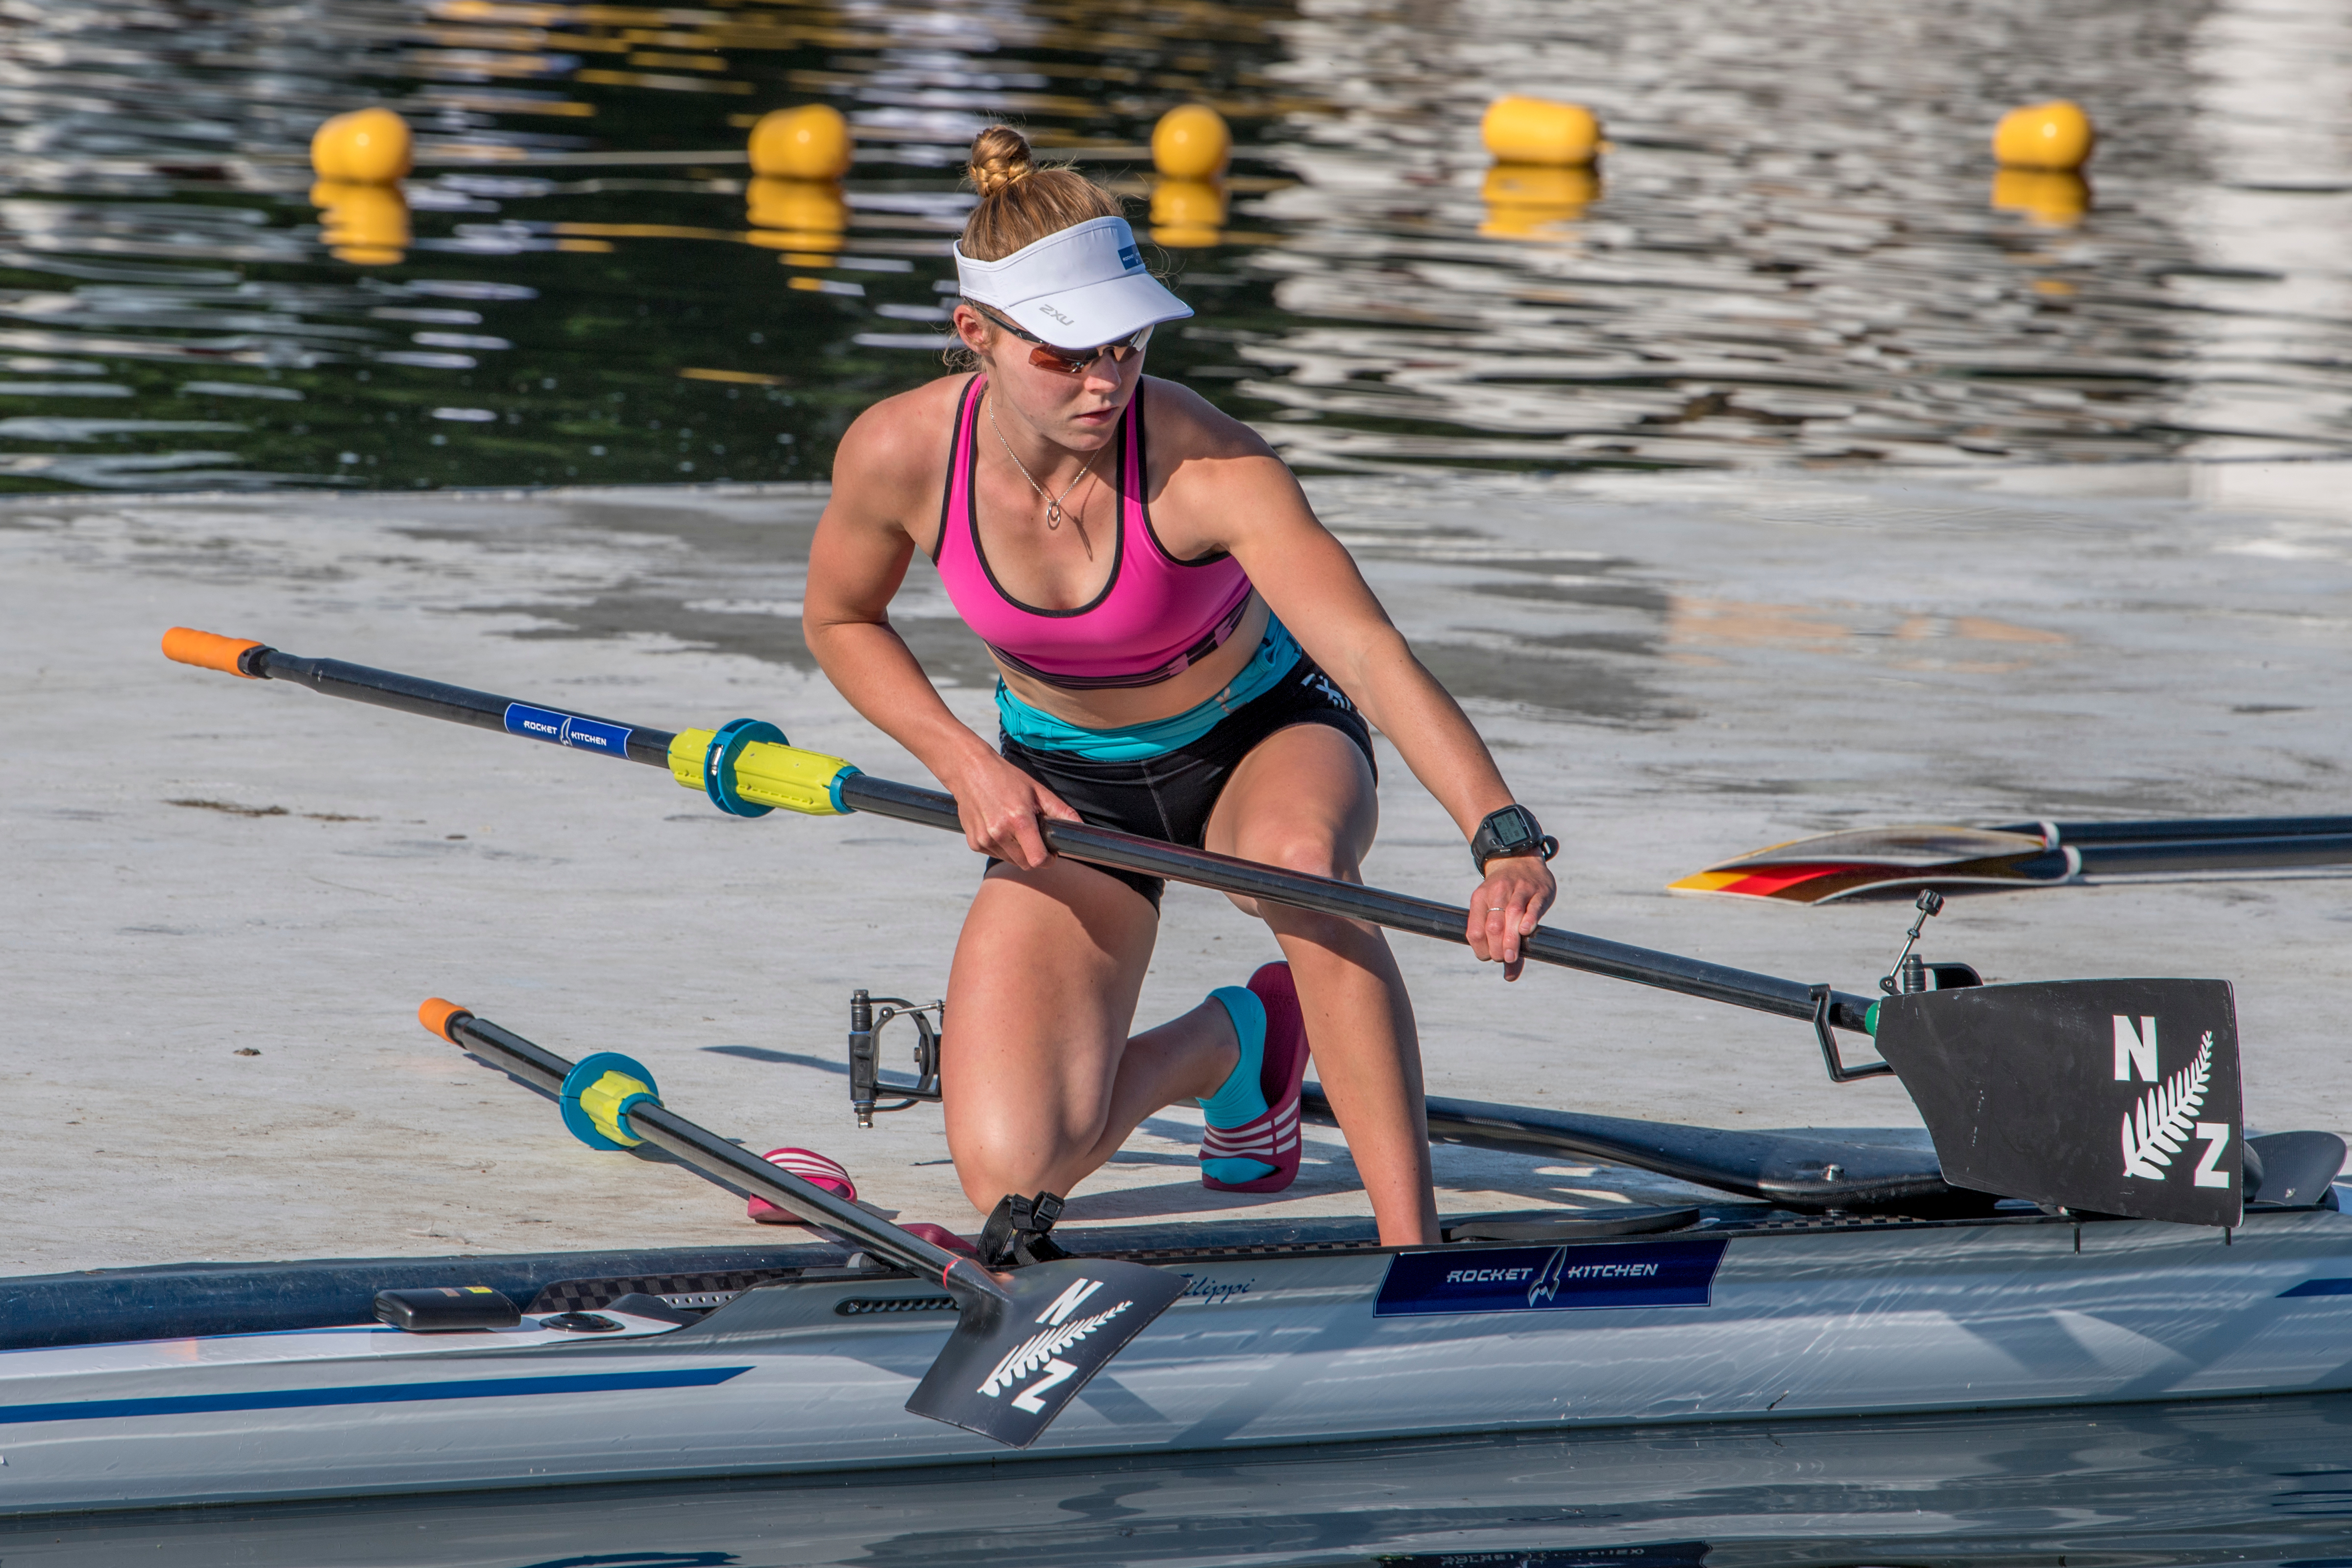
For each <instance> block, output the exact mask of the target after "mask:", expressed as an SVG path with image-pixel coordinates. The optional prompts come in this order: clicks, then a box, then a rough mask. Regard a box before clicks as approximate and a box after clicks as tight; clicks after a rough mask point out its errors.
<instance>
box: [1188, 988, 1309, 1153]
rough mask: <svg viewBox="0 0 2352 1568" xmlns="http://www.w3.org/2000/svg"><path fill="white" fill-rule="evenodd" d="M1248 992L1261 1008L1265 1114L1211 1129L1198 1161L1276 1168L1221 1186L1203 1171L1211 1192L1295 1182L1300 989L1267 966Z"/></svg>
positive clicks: (1302, 1062)
mask: <svg viewBox="0 0 2352 1568" xmlns="http://www.w3.org/2000/svg"><path fill="white" fill-rule="evenodd" d="M1249 988H1250V990H1251V991H1252V992H1253V993H1255V994H1256V996H1257V999H1258V1001H1259V1002H1261V1003H1263V1004H1264V1005H1265V1059H1264V1065H1263V1066H1262V1067H1261V1068H1259V1070H1258V1087H1259V1088H1260V1089H1263V1090H1264V1091H1265V1103H1266V1107H1267V1110H1266V1112H1265V1115H1263V1116H1259V1117H1254V1118H1252V1119H1251V1120H1250V1121H1244V1122H1243V1123H1242V1124H1241V1125H1240V1126H1239V1127H1211V1128H1209V1129H1207V1130H1206V1131H1204V1132H1203V1133H1202V1137H1201V1158H1202V1159H1203V1160H1223V1159H1230V1158H1234V1157H1236V1156H1238V1157H1239V1158H1241V1159H1244V1160H1255V1161H1257V1162H1258V1163H1261V1164H1266V1165H1272V1166H1273V1167H1274V1169H1273V1170H1272V1171H1270V1172H1268V1173H1266V1174H1265V1175H1263V1176H1260V1177H1258V1178H1257V1179H1256V1180H1255V1181H1254V1182H1221V1181H1218V1180H1217V1179H1216V1178H1215V1177H1213V1176H1212V1175H1210V1174H1209V1173H1207V1172H1206V1171H1203V1172H1202V1173H1201V1184H1202V1186H1204V1187H1206V1188H1208V1189H1209V1190H1210V1191H1211V1192H1213V1193H1278V1192H1280V1191H1282V1189H1283V1188H1285V1187H1286V1186H1288V1185H1290V1184H1291V1183H1293V1182H1295V1181H1297V1179H1298V1155H1299V1142H1298V1087H1299V1085H1300V1084H1302V1083H1304V1082H1306V1081H1307V1020H1306V1018H1305V1017H1304V1016H1301V1014H1300V1013H1299V1011H1298V987H1297V985H1296V984H1293V982H1292V980H1291V978H1290V965H1288V964H1287V963H1269V964H1267V965H1266V966H1265V968H1263V969H1261V970H1259V971H1258V972H1257V973H1255V974H1253V975H1251V976H1250V978H1249Z"/></svg>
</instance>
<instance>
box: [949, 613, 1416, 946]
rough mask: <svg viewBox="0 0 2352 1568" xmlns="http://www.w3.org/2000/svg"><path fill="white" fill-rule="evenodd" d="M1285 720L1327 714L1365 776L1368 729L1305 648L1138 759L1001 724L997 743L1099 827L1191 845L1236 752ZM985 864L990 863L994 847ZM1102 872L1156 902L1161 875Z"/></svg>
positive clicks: (1312, 720) (1319, 719) (1375, 767)
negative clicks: (1117, 759)
mask: <svg viewBox="0 0 2352 1568" xmlns="http://www.w3.org/2000/svg"><path fill="white" fill-rule="evenodd" d="M1293 724H1328V725H1329V726H1330V727H1331V728H1332V729H1334V730H1337V731H1339V732H1340V733H1341V734H1343V735H1345V736H1347V737H1348V738H1349V740H1351V741H1353V742H1356V744H1357V745H1358V746H1360V747H1361V748H1362V749H1363V752H1364V761H1365V762H1366V763H1370V764H1371V767H1372V773H1373V776H1374V777H1375V778H1377V777H1379V775H1380V764H1379V763H1376V762H1374V761H1373V758H1372V731H1371V729H1370V726H1369V725H1367V724H1366V723H1365V722H1364V719H1363V715H1362V714H1360V713H1358V712H1357V711H1356V705H1355V704H1354V703H1352V702H1350V701H1349V700H1348V695H1347V693H1346V692H1344V691H1341V690H1340V689H1339V688H1338V687H1337V686H1335V685H1333V684H1332V683H1331V679H1330V678H1329V677H1328V676H1327V675H1325V674H1324V673H1323V672H1322V670H1320V669H1318V668H1316V664H1315V661H1314V660H1313V659H1311V658H1307V657H1306V656H1305V655H1303V654H1302V655H1301V656H1299V659H1298V662H1297V664H1294V665H1292V666H1291V667H1290V669H1289V672H1288V673H1287V674H1286V675H1284V676H1283V678H1282V679H1280V680H1278V681H1276V683H1275V684H1274V685H1273V686H1272V687H1271V688H1269V689H1267V690H1266V691H1265V692H1264V693H1263V694H1261V695H1260V696H1258V697H1255V698H1254V699H1252V700H1250V701H1248V702H1245V703H1244V704H1243V705H1242V706H1241V707H1239V708H1237V709H1235V710H1234V711H1233V712H1231V713H1229V714H1227V715H1226V716H1225V717H1224V718H1223V719H1220V720H1219V721H1217V725H1216V728H1214V729H1213V730H1211V731H1209V732H1208V733H1207V734H1205V735H1203V736H1202V737H1201V738H1200V739H1199V740H1197V741H1195V742H1192V744H1191V745H1189V746H1179V747H1178V748H1176V750H1174V751H1172V752H1162V753H1161V754H1160V755H1159V756H1156V757H1146V758H1143V759H1142V760H1140V761H1138V762H1121V763H1108V762H1097V761H1095V760H1093V759H1091V758H1087V757H1080V756H1074V755H1072V754H1071V753H1070V752H1049V751H1041V750H1038V749H1037V748H1035V747H1032V746H1024V745H1023V744H1022V743H1021V742H1018V741H1015V740H1013V739H1012V738H1011V737H1009V736H1006V735H1003V734H1002V733H1000V734H999V736H998V737H997V750H998V751H1000V752H1003V753H1004V760H1005V761H1006V762H1008V763H1012V764H1013V766H1014V767H1016V768H1019V769H1020V770H1021V771H1022V772H1023V773H1027V774H1028V775H1029V776H1030V777H1031V778H1033V779H1035V780H1036V781H1037V782H1038V783H1039V784H1044V785H1045V787H1046V788H1047V789H1050V790H1052V791H1053V792H1054V793H1055V795H1059V796H1061V797H1062V799H1063V800H1064V801H1065V802H1066V803H1067V804H1068V805H1069V806H1070V809H1072V810H1073V811H1076V813H1077V814H1078V816H1081V817H1083V818H1084V819H1085V820H1086V821H1087V822H1089V823H1091V824H1093V825H1094V826H1097V827H1115V828H1118V830H1119V831H1120V832H1122V833H1132V834H1136V835H1138V836H1139V837H1144V838H1157V839H1160V840H1161V841H1162V842H1163V843H1168V844H1181V845H1184V846H1186V847H1190V848H1193V849H1198V848H1200V847H1202V845H1201V838H1202V835H1203V834H1204V833H1206V832H1207V831H1208V826H1209V814H1210V813H1211V812H1212V811H1213V810H1215V809H1216V805H1217V797H1218V796H1219V795H1222V794H1223V793H1224V788H1225V781H1226V780H1227V779H1229V778H1231V777H1233V773H1234V768H1235V767H1237V766H1239V765H1240V763H1241V760H1242V759H1243V758H1244V757H1245V756H1247V755H1249V753H1250V752H1252V751H1253V750H1255V748H1256V746H1257V743H1258V742H1260V741H1263V740H1265V738H1266V737H1267V736H1268V735H1271V734H1273V733H1274V732H1275V731H1277V730H1286V729H1288V728H1290V726H1292V725H1293ZM988 863H989V865H991V866H994V865H996V864H997V862H996V860H995V858H993V857H992V858H990V860H989V862H988ZM1095 869H1096V870H1098V871H1100V872H1101V873H1102V874H1103V875H1104V876H1106V877H1116V878H1118V879H1119V880H1120V881H1122V882H1125V883H1126V884H1127V885H1128V886H1129V887H1130V888H1133V889H1135V890H1136V891H1137V892H1139V893H1141V894H1142V895H1143V896H1144V897H1145V898H1147V899H1149V900H1151V907H1152V908H1153V909H1155V910H1156V909H1158V908H1159V907H1160V893H1161V891H1162V890H1163V889H1165V888H1166V887H1167V882H1166V881H1165V879H1161V878H1159V877H1146V876H1144V875H1142V874H1141V873H1139V872H1135V871H1120V870H1115V869H1113V868H1110V867H1108V866H1097V867H1096V868H1095Z"/></svg>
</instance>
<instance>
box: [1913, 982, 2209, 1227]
mask: <svg viewBox="0 0 2352 1568" xmlns="http://www.w3.org/2000/svg"><path fill="white" fill-rule="evenodd" d="M1877 1043H1878V1048H1879V1050H1880V1051H1881V1052H1882V1053H1883V1054H1884V1055H1885V1058H1886V1059H1887V1060H1888V1061H1890V1062H1892V1063H1894V1064H1895V1071H1896V1072H1897V1073H1899V1074H1900V1075H1902V1079H1903V1087H1904V1088H1906V1089H1909V1090H1910V1091H1911V1098H1912V1099H1913V1100H1916V1102H1917V1103H1918V1106H1919V1113H1920V1115H1922V1116H1923V1117H1925V1118H1926V1119H1927V1130H1928V1131H1929V1132H1930V1133H1931V1134H1933V1135H1934V1137H1935V1140H1936V1155H1937V1159H1938V1160H1939V1161H1941V1162H1942V1163H1943V1167H1944V1179H1945V1180H1946V1181H1948V1182H1950V1183H1952V1184H1955V1185H1958V1186H1965V1187H1973V1188H1975V1189H1976V1190H1978V1191H1979V1192H1987V1193H1995V1194H2000V1196H2003V1197H2013V1198H2031V1199H2032V1200H2033V1201H2034V1202H2036V1203H2045V1204H2056V1205H2063V1206H2065V1207H2067V1208H2071V1209H2075V1210H2078V1211H2081V1212H2084V1213H2086V1214H2103V1215H2126V1216H2128V1217H2131V1218H2135V1219H2163V1220H2174V1221H2178V1222H2179V1223H2182V1224H2185V1225H2219V1226H2234V1225H2236V1224H2237V1223H2238V1221H2239V1219H2240V1217H2241V1211H2242V1205H2243V1198H2244V1194H2243V1192H2242V1179H2241V1165H2240V1161H2241V1152H2242V1143H2243V1142H2244V1137H2245V1125H2244V1121H2243V1120H2242V1111H2241V1109H2240V1104H2239V1094H2238V1020H2237V1010H2236V1007H2235V1005H2234V1004H2233V1002H2232V999H2231V994H2230V986H2229V984H2228V982H2226V981H2221V980H2060V981H2050V982H2046V983H2043V984H2033V985H1986V986H1979V987H1970V988H1968V989H1964V990H1958V991H1928V992H1922V993H1919V994H1914V995H1908V996H1897V997H1893V998H1890V999H1889V1000H1888V1001H1886V1002H1884V1003H1882V1004H1880V1006H1879V1021H1878V1036H1877Z"/></svg>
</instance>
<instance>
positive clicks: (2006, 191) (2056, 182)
mask: <svg viewBox="0 0 2352 1568" xmlns="http://www.w3.org/2000/svg"><path fill="white" fill-rule="evenodd" d="M1992 208H1993V211H1995V212H2004V213H2021V214H2023V215H2024V216H2027V217H2030V218H2032V220H2033V221H2034V222H2036V223H2039V224H2046V225H2048V226H2050V227H2052V228H2072V227H2073V226H2074V225H2075V224H2077V223H2080V222H2081V221H2082V218H2083V215H2084V213H2086V212H2088V211H2090V209H2091V183H2090V182H2089V181H2088V180H2085V179H2084V178H2083V176H2082V175H2080V174H2075V173H2074V172H2073V171H2071V170H2066V169H1997V170H1995V171H1994V172H1993V176H1992Z"/></svg>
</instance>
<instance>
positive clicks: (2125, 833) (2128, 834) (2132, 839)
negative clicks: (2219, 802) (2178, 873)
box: [1992, 816, 2352, 850]
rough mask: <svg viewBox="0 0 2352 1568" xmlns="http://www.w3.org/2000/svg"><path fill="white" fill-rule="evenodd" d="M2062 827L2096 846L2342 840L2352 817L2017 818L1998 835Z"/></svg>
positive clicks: (2082, 844)
mask: <svg viewBox="0 0 2352 1568" xmlns="http://www.w3.org/2000/svg"><path fill="white" fill-rule="evenodd" d="M2045 827H2054V828H2056V829H2057V830H2058V838H2057V842H2058V843H2060V844H2071V845H2074V847H2077V848H2080V849H2085V850H2087V849H2088V848H2089V847H2091V846H2093V845H2110V844H2113V845H2125V844H2133V845H2137V844H2174V843H2184V842H2195V843H2212V842H2215V841H2217V840H2221V839H2227V838H2337V837H2347V836H2352V816H2210V817H2204V818H2183V819H2179V820H2168V821H2156V822H2053V823H2041V822H2013V823H2011V824H2009V825H2008V826H2005V827H1997V828H1994V829H1993V830H1992V831H1994V832H1996V833H2027V834H2040V833H2042V830H2043V829H2044V828H2045Z"/></svg>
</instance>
